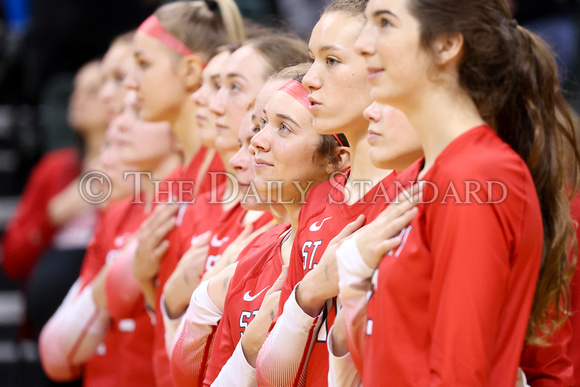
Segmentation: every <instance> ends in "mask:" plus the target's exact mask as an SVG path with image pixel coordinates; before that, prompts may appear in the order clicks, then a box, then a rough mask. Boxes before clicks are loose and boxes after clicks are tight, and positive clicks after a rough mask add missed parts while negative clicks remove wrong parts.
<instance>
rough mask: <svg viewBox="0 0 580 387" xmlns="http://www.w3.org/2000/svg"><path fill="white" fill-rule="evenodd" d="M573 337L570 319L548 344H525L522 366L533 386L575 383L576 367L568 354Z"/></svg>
mask: <svg viewBox="0 0 580 387" xmlns="http://www.w3.org/2000/svg"><path fill="white" fill-rule="evenodd" d="M571 338H572V324H570V320H568V321H566V323H565V324H564V325H563V326H562V327H561V328H560V329H559V330H558V331H556V332H555V333H554V335H553V336H552V337H551V338H550V340H549V345H548V346H542V347H539V346H531V345H524V350H523V352H522V358H521V360H520V367H521V368H522V370H523V371H524V373H525V374H526V379H527V381H528V384H529V385H530V386H531V387H557V386H558V387H564V386H573V385H574V367H573V364H572V361H571V360H570V358H569V357H568V356H567V347H568V345H569V344H570V339H571Z"/></svg>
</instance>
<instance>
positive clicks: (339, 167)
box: [328, 146, 350, 173]
mask: <svg viewBox="0 0 580 387" xmlns="http://www.w3.org/2000/svg"><path fill="white" fill-rule="evenodd" d="M334 154H335V156H336V159H337V160H338V163H337V164H336V165H332V166H331V165H329V166H328V168H332V167H335V168H336V171H339V172H344V171H346V170H347V169H349V168H350V148H347V147H343V146H341V147H339V148H336V150H335V151H334ZM332 172H334V170H333V171H330V172H329V173H332Z"/></svg>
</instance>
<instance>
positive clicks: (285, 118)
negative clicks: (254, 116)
mask: <svg viewBox="0 0 580 387" xmlns="http://www.w3.org/2000/svg"><path fill="white" fill-rule="evenodd" d="M276 117H278V118H282V119H283V120H288V121H292V122H293V123H294V125H296V126H298V127H300V128H301V127H302V125H300V124H299V123H298V122H296V121H295V120H294V119H293V118H292V117H290V116H289V115H287V114H281V113H278V114H276Z"/></svg>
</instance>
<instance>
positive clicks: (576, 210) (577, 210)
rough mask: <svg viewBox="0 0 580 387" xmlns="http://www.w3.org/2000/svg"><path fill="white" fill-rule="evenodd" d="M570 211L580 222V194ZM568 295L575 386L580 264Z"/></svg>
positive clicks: (579, 230)
mask: <svg viewBox="0 0 580 387" xmlns="http://www.w3.org/2000/svg"><path fill="white" fill-rule="evenodd" d="M570 213H571V215H572V219H573V220H574V221H576V222H580V195H578V196H576V197H575V198H574V200H572V203H570ZM576 238H577V240H578V241H579V243H580V227H579V226H578V224H576ZM570 295H571V301H572V315H571V316H570V322H571V323H572V330H573V335H572V340H570V343H569V344H568V354H569V356H570V358H571V359H572V363H573V364H574V379H576V386H580V264H578V263H577V264H576V270H575V272H574V276H573V278H572V282H571V283H570Z"/></svg>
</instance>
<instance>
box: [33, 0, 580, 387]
mask: <svg viewBox="0 0 580 387" xmlns="http://www.w3.org/2000/svg"><path fill="white" fill-rule="evenodd" d="M75 87H76V90H75V95H74V96H73V101H75V98H76V103H77V105H78V106H82V104H83V103H85V104H86V103H87V101H88V100H89V99H86V98H85V99H83V97H87V95H89V94H90V97H91V98H92V100H90V102H91V103H92V105H91V106H92V108H91V109H88V110H90V111H92V112H93V113H94V114H93V115H94V117H92V118H93V119H94V120H95V121H98V122H99V123H101V124H100V127H106V131H102V137H103V141H102V146H100V147H97V148H98V152H97V153H98V157H96V161H95V162H94V163H92V164H91V165H90V168H89V167H87V168H86V170H89V169H90V170H91V172H89V173H88V174H87V175H86V176H93V175H92V174H94V173H97V172H98V173H102V174H104V175H106V176H107V179H105V180H108V181H109V183H108V184H104V185H102V186H101V188H103V189H109V190H110V194H111V195H110V196H109V197H107V200H106V201H105V202H103V203H101V204H100V205H99V210H98V213H99V215H98V220H97V223H96V226H95V229H94V234H93V236H92V239H91V241H90V243H89V245H88V248H87V251H86V254H85V256H84V258H83V263H82V268H81V274H80V276H79V277H78V279H77V280H76V282H75V283H74V285H73V286H72V288H71V289H70V290H69V292H68V295H67V296H66V298H65V299H64V301H63V302H62V304H61V305H60V307H59V308H58V310H57V311H56V312H55V313H54V314H53V315H52V317H51V318H50V320H49V321H48V322H47V323H46V325H44V327H43V328H42V332H41V334H40V339H39V351H40V356H41V361H42V365H43V368H44V370H45V372H46V373H47V375H49V377H50V378H52V379H54V380H56V381H69V380H73V379H75V378H79V377H82V378H83V385H85V386H137V385H138V386H192V385H216V386H246V385H248V386H251V385H265V386H266V385H267V386H305V385H306V386H321V385H340V386H351V385H361V384H364V385H365V386H367V385H368V386H374V385H384V386H423V385H425V386H426V385H431V386H509V387H512V386H514V385H519V386H525V385H530V386H534V387H537V386H549V385H550V386H552V385H562V386H564V385H565V386H570V385H574V368H573V362H572V360H571V358H574V356H576V355H577V354H575V353H574V346H573V345H572V346H570V348H571V349H570V350H569V349H568V348H569V343H570V342H571V340H572V342H573V340H574V332H573V325H574V322H575V320H574V319H573V318H574V316H573V303H574V301H575V300H576V298H575V296H576V294H574V291H573V287H572V285H571V280H572V274H573V270H574V264H575V259H576V251H575V228H574V225H573V221H572V216H573V214H571V205H570V202H571V200H572V198H573V197H574V194H575V192H576V191H575V190H576V185H577V172H578V168H579V166H580V163H579V162H580V155H579V152H578V146H577V143H576V137H575V129H576V118H575V116H574V113H573V112H572V110H571V108H570V107H569V106H568V104H567V103H566V101H565V99H564V98H563V96H562V92H561V90H560V89H559V84H558V75H557V66H556V63H555V61H554V58H553V56H552V54H551V52H550V50H549V49H548V48H547V46H546V45H545V44H544V43H543V42H542V41H541V40H540V39H539V38H538V37H537V36H535V35H533V34H532V33H531V32H529V31H528V30H526V29H525V28H523V27H521V26H518V25H517V22H515V21H514V20H512V17H511V13H510V11H509V8H508V6H507V5H506V3H505V2H504V0H486V1H481V0H466V1H464V2H463V3H462V4H461V5H458V4H457V3H456V2H454V1H451V0H439V1H429V0H370V1H368V0H335V1H333V2H331V3H330V4H329V5H328V6H327V7H326V8H325V9H324V11H323V12H322V15H321V17H320V19H319V21H318V23H317V24H316V26H315V27H314V29H313V31H312V34H311V38H310V40H309V42H308V43H306V42H304V41H302V40H300V39H299V38H297V37H295V36H293V35H292V34H288V33H284V32H281V31H277V30H274V29H266V28H262V27H258V26H256V25H252V24H250V23H248V22H246V21H244V20H243V19H242V17H241V15H240V12H239V10H238V8H237V6H236V5H235V3H234V2H233V1H232V0H218V1H210V0H208V1H193V2H190V1H187V2H186V1H182V2H174V3H170V4H167V5H164V6H162V7H160V8H159V9H158V10H157V11H156V12H155V13H154V14H153V15H151V16H150V17H149V18H148V19H146V20H145V21H144V22H143V23H142V24H141V26H140V27H139V28H138V30H137V31H135V32H133V33H129V34H126V35H123V36H121V37H119V38H117V39H116V40H115V41H114V42H113V43H112V44H111V46H110V48H109V50H108V52H107V54H106V55H105V56H104V57H103V59H102V60H101V61H100V62H95V63H91V64H89V65H87V66H85V67H83V68H82V69H81V70H80V71H79V73H78V75H77V78H76V85H75ZM83 93H84V94H83ZM91 93H92V94H91ZM87 98H88V97H87ZM97 106H100V107H99V108H97ZM79 109H80V108H79ZM95 176H96V175H95ZM128 176H130V178H128ZM102 180H103V179H101V180H99V179H98V178H95V179H92V180H90V179H85V180H83V184H85V183H86V187H85V186H81V187H80V192H81V193H83V189H84V188H86V190H87V192H85V195H82V196H83V198H84V200H85V201H90V200H88V199H87V198H88V196H87V195H86V193H89V194H90V193H93V192H94V190H95V189H96V187H95V184H97V183H98V182H101V181H102ZM136 187H137V188H136ZM184 187H187V189H185V188H184ZM75 194H78V190H77V191H75ZM71 195H72V193H71ZM89 196H90V195H89ZM71 206H72V204H71V202H70V201H67V200H61V208H60V212H59V210H58V209H55V208H52V210H51V211H52V212H53V216H54V214H57V215H58V214H62V213H65V212H66V211H67V209H70V207H71ZM572 208H573V207H572ZM63 216H64V215H63ZM571 315H572V317H570V316H571ZM578 326H579V327H580V325H578ZM576 347H578V345H576ZM576 350H577V351H580V348H576Z"/></svg>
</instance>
